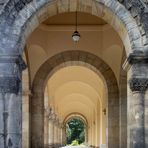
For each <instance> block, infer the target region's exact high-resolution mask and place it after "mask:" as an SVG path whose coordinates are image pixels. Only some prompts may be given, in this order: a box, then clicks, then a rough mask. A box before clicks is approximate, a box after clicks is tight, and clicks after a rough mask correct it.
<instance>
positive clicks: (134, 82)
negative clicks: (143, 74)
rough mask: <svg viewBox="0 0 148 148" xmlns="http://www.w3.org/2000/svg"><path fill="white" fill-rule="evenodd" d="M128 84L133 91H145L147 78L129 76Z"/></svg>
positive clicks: (147, 83)
mask: <svg viewBox="0 0 148 148" xmlns="http://www.w3.org/2000/svg"><path fill="white" fill-rule="evenodd" d="M129 86H130V89H131V91H133V92H136V91H139V92H145V91H146V90H147V89H148V78H131V79H130V80H129Z"/></svg>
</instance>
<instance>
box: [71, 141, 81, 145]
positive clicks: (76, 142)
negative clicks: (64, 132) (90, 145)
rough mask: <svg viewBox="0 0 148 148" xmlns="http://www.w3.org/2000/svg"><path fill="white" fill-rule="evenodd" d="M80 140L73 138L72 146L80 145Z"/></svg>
mask: <svg viewBox="0 0 148 148" xmlns="http://www.w3.org/2000/svg"><path fill="white" fill-rule="evenodd" d="M78 145H79V142H78V141H77V140H73V141H72V143H71V146H78Z"/></svg>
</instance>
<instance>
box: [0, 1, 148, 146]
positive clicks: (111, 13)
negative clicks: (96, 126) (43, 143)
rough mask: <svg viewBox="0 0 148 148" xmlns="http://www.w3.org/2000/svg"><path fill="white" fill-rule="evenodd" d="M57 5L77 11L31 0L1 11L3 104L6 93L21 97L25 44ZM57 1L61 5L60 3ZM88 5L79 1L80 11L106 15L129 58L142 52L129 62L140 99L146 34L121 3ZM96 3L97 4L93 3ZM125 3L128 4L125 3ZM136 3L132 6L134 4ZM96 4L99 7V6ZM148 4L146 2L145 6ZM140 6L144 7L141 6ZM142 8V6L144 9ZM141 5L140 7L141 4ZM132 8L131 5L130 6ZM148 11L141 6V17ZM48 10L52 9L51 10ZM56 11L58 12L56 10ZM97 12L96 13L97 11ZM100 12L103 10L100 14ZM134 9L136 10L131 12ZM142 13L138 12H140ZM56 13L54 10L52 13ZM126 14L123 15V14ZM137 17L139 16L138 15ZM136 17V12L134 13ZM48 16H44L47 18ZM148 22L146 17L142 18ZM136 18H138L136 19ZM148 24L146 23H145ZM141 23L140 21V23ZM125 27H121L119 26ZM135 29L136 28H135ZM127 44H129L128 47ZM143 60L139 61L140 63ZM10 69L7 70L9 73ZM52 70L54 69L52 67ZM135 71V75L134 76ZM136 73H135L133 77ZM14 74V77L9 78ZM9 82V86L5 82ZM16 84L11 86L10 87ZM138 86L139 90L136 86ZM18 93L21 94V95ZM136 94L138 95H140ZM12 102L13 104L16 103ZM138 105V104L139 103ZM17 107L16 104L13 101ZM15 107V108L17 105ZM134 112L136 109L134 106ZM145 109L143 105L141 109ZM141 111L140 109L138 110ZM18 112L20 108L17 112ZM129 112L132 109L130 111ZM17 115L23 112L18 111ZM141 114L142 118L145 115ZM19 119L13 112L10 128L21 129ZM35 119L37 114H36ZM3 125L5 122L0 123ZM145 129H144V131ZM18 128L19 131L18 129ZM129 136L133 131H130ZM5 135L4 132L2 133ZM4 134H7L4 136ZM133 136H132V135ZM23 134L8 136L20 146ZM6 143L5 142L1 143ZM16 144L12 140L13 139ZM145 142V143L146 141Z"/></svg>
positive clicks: (143, 88) (8, 3) (133, 87)
mask: <svg viewBox="0 0 148 148" xmlns="http://www.w3.org/2000/svg"><path fill="white" fill-rule="evenodd" d="M54 2H55V4H58V7H56V8H58V10H59V12H60V13H61V12H66V11H67V12H68V10H71V11H75V10H76V9H75V8H73V7H72V8H71V9H67V8H69V7H67V6H69V5H67V2H69V1H63V2H66V3H65V5H64V6H65V7H64V9H60V8H61V7H60V2H61V1H32V0H27V1H25V0H18V1H15V2H14V1H13V0H8V1H6V3H5V5H4V6H3V9H2V10H0V19H1V20H2V21H1V23H0V35H1V38H2V40H1V41H0V53H1V54H0V55H1V57H0V59H1V63H0V64H1V77H0V82H1V86H0V90H1V91H0V92H1V98H2V99H1V102H2V103H3V93H5V96H6V98H7V99H8V100H11V99H12V98H13V99H14V100H15V98H18V100H19V99H20V98H21V96H22V95H20V93H21V87H20V86H21V73H22V70H23V68H24V67H25V66H24V65H23V62H22V59H21V58H20V55H22V52H23V50H24V46H25V43H26V39H27V38H28V36H29V34H30V33H32V31H33V30H34V29H35V28H36V27H37V26H38V25H39V24H40V23H41V22H42V21H44V20H45V19H46V18H47V17H49V16H50V13H49V11H48V8H49V7H48V6H52V5H50V4H52V3H54ZM57 2H58V3H57ZM87 2H88V3H85V2H84V1H83V0H81V1H79V3H80V4H81V7H80V8H81V9H80V11H82V12H85V13H86V12H87V13H90V14H94V15H95V14H96V15H97V16H98V17H102V15H100V14H105V15H104V17H103V18H104V20H106V21H107V22H108V23H109V24H112V22H114V23H113V24H112V26H114V28H115V30H116V31H117V32H118V33H119V35H120V37H121V39H122V41H123V43H124V45H125V49H126V53H127V56H129V54H130V53H132V52H133V53H134V51H140V52H136V53H134V54H131V55H130V56H129V58H128V63H129V64H130V65H132V68H131V69H130V72H129V79H130V88H131V92H130V93H131V96H130V99H131V100H132V99H134V98H138V99H139V98H140V96H135V95H134V93H132V92H138V93H139V94H140V95H141V94H142V93H143V92H145V91H146V90H147V86H148V85H147V79H148V78H147V71H146V69H147V54H146V53H145V51H147V38H145V32H146V30H144V32H141V31H140V29H139V27H138V24H137V23H136V21H135V19H134V18H133V17H135V16H133V17H132V15H131V14H130V13H129V11H128V10H127V9H126V8H125V7H124V6H123V5H122V4H120V3H119V2H118V1H116V0H112V1H110V0H98V1H92V0H90V1H89V0H88V1H87ZM94 2H95V4H94ZM71 3H72V4H74V1H71ZM123 3H125V1H123ZM133 3H134V2H132V3H130V5H132V4H133ZM136 3H137V5H138V4H139V3H140V4H141V3H142V1H140V0H137V1H136ZM96 4H97V6H96ZM142 4H145V3H142ZM142 4H141V5H142ZM141 5H140V6H141ZM93 6H95V9H92V8H93ZM138 6H139V5H138ZM127 7H128V8H129V9H130V8H131V7H132V6H129V5H128V6H127ZM143 8H145V9H147V7H146V6H145V7H144V5H142V7H140V14H146V13H145V12H143V13H142V11H144V9H143ZM49 10H52V9H51V8H50V9H49ZM53 10H57V9H53ZM92 10H93V11H92ZM96 10H97V11H96ZM100 10H103V11H101V12H103V13H98V12H100ZM131 10H133V9H131ZM138 10H139V9H138ZM53 12H54V14H56V13H55V11H53ZM122 14H124V16H123V15H122ZM136 14H137V13H136ZM134 15H135V13H134ZM44 16H45V17H44ZM143 16H144V18H143V20H145V17H146V15H143ZM136 17H137V16H136ZM144 22H146V21H144ZM140 23H141V22H140ZM145 24H146V23H144V24H143V25H144V28H147V25H145ZM120 25H121V26H122V27H123V28H122V27H121V28H120V27H119V28H118V26H120ZM133 26H134V27H133ZM127 43H128V44H127ZM139 59H140V60H139ZM140 67H144V69H143V71H144V72H143V74H141V68H140ZM6 69H7V70H6ZM51 69H52V68H51ZM135 72H136V74H135ZM133 73H134V74H133ZM10 75H11V77H10ZM6 80H7V83H4V82H5V81H6ZM12 83H13V84H14V85H9V84H12ZM137 85H138V87H137ZM18 93H19V94H18ZM138 93H137V95H139V94H138ZM14 100H13V101H14ZM138 103H139V102H138ZM14 104H15V105H16V104H17V103H16V102H15V101H14ZM14 104H13V105H14ZM18 104H19V107H18V108H20V109H21V101H20V102H18ZM129 104H132V102H129ZM11 107H12V104H10V105H9V107H8V108H10V109H11ZM132 107H133V108H134V109H135V106H132ZM141 108H143V106H142V107H141ZM138 109H139V108H138ZM16 110H17V109H16ZM129 110H130V109H129ZM16 112H19V113H20V112H21V111H20V110H19V111H16ZM142 112H143V114H146V113H145V112H144V110H143V111H142ZM143 114H142V115H143ZM130 115H131V116H134V114H133V113H132V111H131V113H130ZM18 116H19V119H18V120H19V122H16V119H14V118H12V117H13V115H12V114H11V111H10V120H11V119H12V120H11V125H16V124H17V125H18V127H21V124H20V123H21V116H20V114H18ZM34 116H35V115H34ZM140 118H141V119H142V122H141V123H138V124H137V126H138V127H140V129H141V131H143V130H145V132H146V133H147V128H146V127H144V122H145V121H144V120H143V119H144V118H143V116H140ZM145 118H146V119H147V116H146V115H145ZM130 122H132V124H131V125H134V123H136V121H135V120H134V121H130ZM1 125H3V123H2V124H1ZM144 128H145V129H144ZM17 129H19V128H17ZM129 129H133V130H134V131H136V132H135V133H138V130H137V129H135V128H133V127H132V126H129ZM129 133H130V132H129ZM2 134H3V131H2ZM4 134H5V133H4ZM131 134H132V135H134V134H133V133H131ZM17 135H21V133H20V131H18V130H16V133H15V134H14V137H15V138H13V136H11V134H9V136H10V139H11V138H12V139H15V140H16V142H15V144H17V143H19V146H20V145H21V144H20V143H21V142H20V139H21V138H20V137H21V136H17ZM144 136H145V134H144V133H143V132H142V139H145V137H144ZM129 137H130V138H131V139H132V140H131V139H129V140H130V141H129V143H131V145H133V142H132V141H134V140H136V139H134V136H132V137H131V136H130V135H129ZM2 141H3V140H2ZM12 141H13V140H12ZM145 141H146V140H145ZM142 143H143V144H142V146H141V147H144V143H145V142H144V141H143V140H142ZM137 144H138V141H137V140H136V145H137Z"/></svg>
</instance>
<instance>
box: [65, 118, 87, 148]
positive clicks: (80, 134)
mask: <svg viewBox="0 0 148 148" xmlns="http://www.w3.org/2000/svg"><path fill="white" fill-rule="evenodd" d="M84 128H85V127H84V123H83V122H82V121H81V120H79V119H72V120H70V121H69V122H68V123H67V125H66V135H67V144H71V145H72V146H76V145H79V144H81V143H83V142H84V141H85V132H84Z"/></svg>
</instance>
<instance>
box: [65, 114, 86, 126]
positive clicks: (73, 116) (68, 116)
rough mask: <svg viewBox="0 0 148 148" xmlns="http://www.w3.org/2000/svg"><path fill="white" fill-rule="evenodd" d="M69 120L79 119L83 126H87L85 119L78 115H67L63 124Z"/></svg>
mask: <svg viewBox="0 0 148 148" xmlns="http://www.w3.org/2000/svg"><path fill="white" fill-rule="evenodd" d="M71 119H80V120H81V121H82V122H83V123H84V124H85V126H88V121H87V119H86V117H85V116H84V115H82V114H80V113H77V112H75V113H71V114H69V115H67V116H66V117H65V119H64V121H63V123H64V124H66V123H68V122H69V121H70V120H71Z"/></svg>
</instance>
